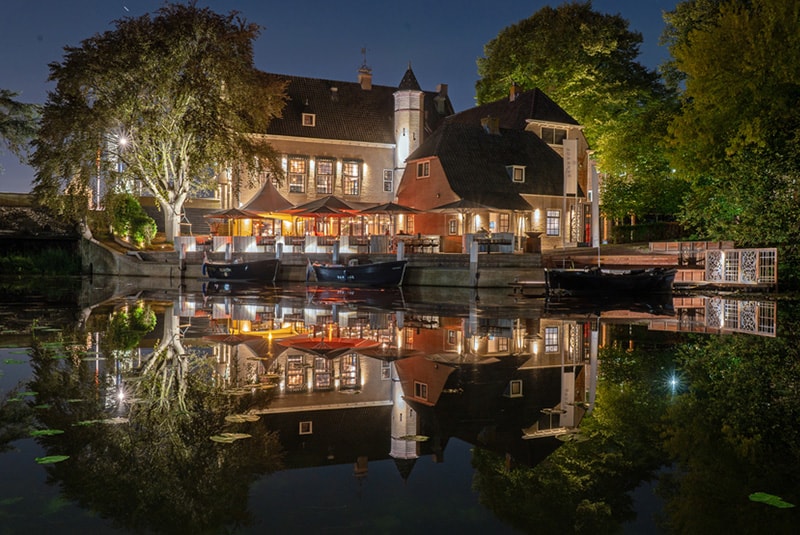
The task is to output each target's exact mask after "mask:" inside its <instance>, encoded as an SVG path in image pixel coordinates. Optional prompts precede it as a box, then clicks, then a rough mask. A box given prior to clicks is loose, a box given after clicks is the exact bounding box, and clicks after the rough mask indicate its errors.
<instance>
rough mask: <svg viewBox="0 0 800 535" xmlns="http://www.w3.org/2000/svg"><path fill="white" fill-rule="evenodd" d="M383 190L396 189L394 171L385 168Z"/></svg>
mask: <svg viewBox="0 0 800 535" xmlns="http://www.w3.org/2000/svg"><path fill="white" fill-rule="evenodd" d="M383 191H394V171H392V170H391V169H384V170H383Z"/></svg>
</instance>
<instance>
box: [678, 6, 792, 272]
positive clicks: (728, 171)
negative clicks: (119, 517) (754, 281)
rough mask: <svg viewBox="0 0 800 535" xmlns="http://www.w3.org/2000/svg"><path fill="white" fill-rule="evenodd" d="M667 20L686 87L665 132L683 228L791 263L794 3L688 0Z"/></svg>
mask: <svg viewBox="0 0 800 535" xmlns="http://www.w3.org/2000/svg"><path fill="white" fill-rule="evenodd" d="M667 20H668V22H669V23H670V24H671V30H670V33H669V34H668V36H669V37H670V39H671V40H670V41H669V44H670V50H671V53H672V56H673V58H674V60H673V67H674V68H675V70H676V72H677V73H678V75H679V76H680V77H681V78H682V79H683V82H684V84H685V91H684V93H683V102H682V108H681V113H680V115H679V116H677V117H676V118H675V120H674V121H673V122H672V125H671V132H672V138H673V148H674V153H673V158H672V161H673V163H674V165H675V166H676V167H677V168H678V169H679V170H680V172H681V174H682V175H684V176H686V177H688V178H689V179H690V183H691V187H692V194H691V196H690V197H689V199H688V202H687V203H686V206H685V209H684V211H683V219H684V221H685V222H687V224H690V225H692V226H693V227H694V228H695V229H696V230H697V233H698V235H701V236H704V237H708V238H712V239H735V240H736V241H737V242H738V243H740V244H743V245H750V246H777V247H779V248H781V249H782V252H781V255H780V257H781V258H782V259H783V260H784V261H786V262H789V263H791V264H796V263H797V261H798V259H800V254H799V251H798V249H797V244H798V243H800V228H798V225H797V223H796V222H797V221H798V220H800V202H798V200H799V199H800V188H799V187H798V180H799V179H800V144H798V136H800V107H798V104H799V103H800V71H798V69H797V65H799V64H800V36H798V34H797V28H798V26H800V4H798V3H797V2H785V1H783V0H751V1H748V2H742V1H739V0H727V1H718V2H710V1H709V0H705V1H700V2H694V1H693V2H685V3H682V4H679V6H678V9H676V11H675V12H674V13H672V14H670V15H668V17H667ZM792 271H793V270H783V272H784V273H791V272H792Z"/></svg>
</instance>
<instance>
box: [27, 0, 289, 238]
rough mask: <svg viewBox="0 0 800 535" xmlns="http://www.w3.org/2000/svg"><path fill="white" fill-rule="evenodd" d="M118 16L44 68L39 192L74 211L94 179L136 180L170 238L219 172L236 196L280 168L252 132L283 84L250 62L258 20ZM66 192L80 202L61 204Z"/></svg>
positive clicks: (188, 14) (278, 101)
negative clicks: (49, 88)
mask: <svg viewBox="0 0 800 535" xmlns="http://www.w3.org/2000/svg"><path fill="white" fill-rule="evenodd" d="M115 25H116V28H115V29H114V30H112V31H108V32H106V33H103V34H100V35H96V36H94V37H91V38H89V39H87V40H85V41H83V42H82V43H81V46H80V47H75V48H73V47H67V48H65V51H66V53H65V57H64V60H63V61H62V62H61V63H53V64H51V65H50V80H51V81H54V82H56V89H55V91H54V92H53V93H51V94H50V95H49V97H48V101H47V103H46V104H45V106H44V111H43V118H42V127H41V131H40V133H39V136H38V138H37V140H36V141H35V147H36V148H35V152H34V154H33V158H32V162H33V164H34V167H35V168H36V170H37V173H36V177H35V180H34V193H35V194H36V195H37V197H38V198H39V199H41V200H42V201H43V202H44V203H45V204H48V205H50V206H53V207H55V208H58V209H60V210H61V211H62V212H70V213H71V214H70V215H72V216H74V217H75V218H76V219H81V218H82V217H83V215H84V214H85V212H86V210H88V205H87V203H86V202H85V199H86V196H87V195H89V194H90V193H89V192H90V191H91V189H92V188H91V184H92V183H93V182H94V181H98V182H99V181H100V180H104V181H106V183H107V191H109V192H120V191H129V190H130V189H131V184H132V183H134V181H137V180H138V181H141V183H142V184H143V185H144V186H145V187H146V188H147V189H148V190H149V191H150V192H151V193H152V195H153V196H154V197H155V199H156V201H157V202H158V205H159V206H160V208H161V210H162V211H163V213H164V220H165V231H166V235H167V239H172V238H174V237H175V236H176V235H177V234H178V232H179V229H180V217H181V213H182V212H183V205H184V203H185V201H186V199H187V197H188V196H189V195H190V194H192V193H195V192H199V191H202V190H205V189H210V188H213V187H214V186H215V185H216V184H215V178H217V177H218V175H219V174H220V173H226V172H229V173H230V174H231V177H232V179H233V187H234V193H236V191H237V190H238V188H239V187H241V186H244V185H251V184H253V183H254V182H255V179H256V177H258V176H263V173H264V172H267V171H272V172H274V173H276V174H277V175H278V176H281V171H280V165H279V162H278V159H277V155H276V153H275V152H274V150H273V149H272V148H271V147H270V146H269V145H267V144H265V143H263V142H259V140H258V139H257V136H254V135H253V134H254V133H255V134H257V133H260V132H264V131H265V129H266V126H267V124H268V123H269V121H270V120H271V119H272V118H274V117H278V116H279V115H280V112H281V110H282V108H283V104H284V101H285V94H284V89H285V82H283V81H281V80H278V79H274V78H271V77H268V76H267V75H265V74H264V73H260V72H259V71H257V70H256V69H255V68H254V67H253V52H252V41H253V40H254V39H255V38H256V37H257V36H258V34H259V31H260V28H259V27H258V26H257V25H254V24H249V23H247V22H245V21H244V20H243V19H241V18H240V17H239V15H238V14H237V13H235V12H232V13H230V14H229V15H219V14H216V13H214V12H212V11H210V10H208V9H199V8H197V7H195V5H194V4H190V5H177V4H167V5H165V6H164V7H162V8H161V9H159V10H158V11H157V12H156V13H155V14H154V16H152V17H151V16H150V15H144V16H142V17H139V18H126V19H123V20H119V21H116V22H115ZM64 191H67V192H70V193H72V194H73V195H75V196H78V197H79V199H80V201H79V202H77V203H73V204H72V205H71V206H67V205H66V204H65V203H64V202H63V201H62V199H61V198H60V196H61V194H62V193H63V192H64Z"/></svg>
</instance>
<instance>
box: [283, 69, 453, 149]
mask: <svg viewBox="0 0 800 535" xmlns="http://www.w3.org/2000/svg"><path fill="white" fill-rule="evenodd" d="M270 76H275V77H277V78H280V79H284V80H287V81H288V82H289V83H288V86H287V88H286V95H287V96H288V99H287V102H286V106H285V108H284V109H283V114H282V115H283V116H282V117H281V118H280V119H274V120H273V121H272V122H270V124H269V127H268V128H267V134H272V135H282V136H292V137H302V138H316V139H336V140H342V141H356V142H369V143H387V144H392V145H393V144H394V143H395V134H394V93H395V92H396V91H398V90H399V89H401V88H402V89H409V88H411V86H413V84H416V87H417V89H419V84H418V83H417V79H416V77H415V76H414V73H413V72H412V71H411V69H410V68H409V69H408V70H407V71H406V73H405V75H404V77H403V80H402V81H401V86H403V87H390V86H385V85H375V84H373V85H372V86H371V88H370V89H362V88H361V85H360V84H359V83H358V82H343V81H338V80H325V79H320V78H306V77H302V76H291V75H281V74H270ZM423 94H424V99H425V110H426V113H425V121H426V125H425V128H426V129H427V131H433V130H435V129H436V128H437V127H438V126H439V123H440V122H441V121H442V120H443V119H444V117H445V116H447V115H448V114H452V113H453V106H452V104H451V103H450V99H449V97H448V98H447V102H446V106H445V110H444V111H445V113H444V114H439V113H437V111H436V101H435V100H434V99H435V98H436V97H437V93H436V92H435V91H423ZM304 113H312V114H314V115H315V121H316V124H315V126H303V122H302V120H303V114H304Z"/></svg>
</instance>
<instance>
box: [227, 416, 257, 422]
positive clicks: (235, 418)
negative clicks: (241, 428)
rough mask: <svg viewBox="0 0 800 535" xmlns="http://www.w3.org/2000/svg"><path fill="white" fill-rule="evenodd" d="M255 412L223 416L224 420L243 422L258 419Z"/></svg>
mask: <svg viewBox="0 0 800 535" xmlns="http://www.w3.org/2000/svg"><path fill="white" fill-rule="evenodd" d="M259 418H260V417H259V416H258V415H256V414H230V415H228V416H226V417H225V421H226V422H229V423H234V424H241V423H244V422H256V421H258V420H259Z"/></svg>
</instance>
